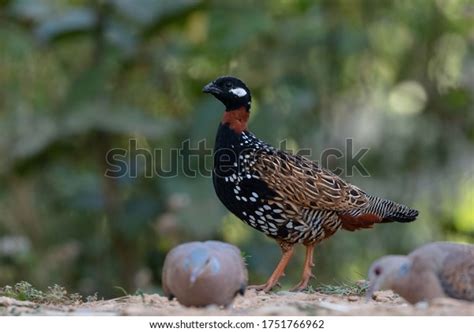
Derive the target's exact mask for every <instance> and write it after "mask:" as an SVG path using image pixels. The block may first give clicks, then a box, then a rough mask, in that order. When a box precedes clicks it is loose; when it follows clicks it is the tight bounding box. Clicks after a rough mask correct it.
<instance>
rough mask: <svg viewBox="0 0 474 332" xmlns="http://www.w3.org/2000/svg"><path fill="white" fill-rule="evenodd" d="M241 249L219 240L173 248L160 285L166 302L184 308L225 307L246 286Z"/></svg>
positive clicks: (242, 291) (191, 243)
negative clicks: (172, 300)
mask: <svg viewBox="0 0 474 332" xmlns="http://www.w3.org/2000/svg"><path fill="white" fill-rule="evenodd" d="M247 280H248V276H247V268H246V266H245V263H244V260H243V259H242V257H241V254H240V250H239V249H238V248H237V247H235V246H233V245H231V244H228V243H224V242H218V241H206V242H189V243H184V244H181V245H179V246H177V247H175V248H173V249H172V250H171V251H170V252H169V253H168V255H167V256H166V259H165V263H164V266H163V275H162V286H163V291H164V293H165V295H166V296H168V298H169V299H173V298H174V297H176V299H177V300H178V302H179V303H181V304H183V305H185V306H195V307H202V306H206V305H210V304H216V305H223V306H228V305H229V304H230V303H231V302H232V300H233V299H234V297H235V296H236V295H237V294H242V295H243V294H244V292H245V289H246V287H247Z"/></svg>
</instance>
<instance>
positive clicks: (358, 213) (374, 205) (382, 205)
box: [340, 196, 418, 231]
mask: <svg viewBox="0 0 474 332" xmlns="http://www.w3.org/2000/svg"><path fill="white" fill-rule="evenodd" d="M368 197H369V204H368V205H367V206H366V207H364V208H362V209H355V210H351V211H347V212H345V213H343V214H341V215H340V218H341V220H342V228H344V229H347V230H350V231H353V230H356V229H360V228H372V227H373V225H374V224H376V223H388V222H402V223H406V222H411V221H414V220H415V219H416V217H417V216H418V211H417V210H415V209H411V208H409V207H408V206H405V205H403V204H399V203H395V202H393V201H390V200H388V199H383V198H380V197H375V196H368Z"/></svg>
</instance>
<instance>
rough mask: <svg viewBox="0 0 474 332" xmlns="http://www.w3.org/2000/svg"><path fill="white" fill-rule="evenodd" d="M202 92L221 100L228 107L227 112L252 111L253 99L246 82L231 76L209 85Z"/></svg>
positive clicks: (220, 78)
mask: <svg viewBox="0 0 474 332" xmlns="http://www.w3.org/2000/svg"><path fill="white" fill-rule="evenodd" d="M202 92H205V93H210V94H211V95H213V96H214V97H216V98H217V99H219V100H220V101H221V102H222V103H223V104H224V105H225V107H226V111H233V110H236V109H239V108H242V107H245V108H246V109H247V110H249V109H250V103H251V101H252V98H251V96H250V90H249V89H248V88H247V86H246V85H245V83H244V82H242V81H241V80H239V79H238V78H235V77H231V76H223V77H219V78H218V79H216V80H214V81H212V82H211V83H209V84H207V85H206V86H205V87H204V88H203V89H202Z"/></svg>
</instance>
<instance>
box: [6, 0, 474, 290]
mask: <svg viewBox="0 0 474 332" xmlns="http://www.w3.org/2000/svg"><path fill="white" fill-rule="evenodd" d="M473 22H474V3H473V2H472V1H470V0H437V1H434V0H433V1H428V0H417V1H412V0H399V1H370V0H345V1H343V0H336V1H334V0H331V1H329V0H328V1H309V0H300V1H297V0H294V1H293V0H284V1H283V0H281V1H269V0H268V1H247V0H241V1H217V0H216V1H198V0H166V1H165V0H163V1H154V0H135V1H131V0H130V1H127V0H103V1H83V0H71V1H60V0H56V1H55V0H50V1H48V0H9V1H8V0H0V155H1V157H0V286H4V285H6V284H14V283H15V282H18V281H20V280H26V281H28V282H30V283H32V284H33V285H35V286H37V287H39V288H45V287H47V286H49V285H52V284H54V283H57V284H61V285H63V286H66V288H67V289H68V290H70V291H77V292H81V293H82V294H84V295H88V294H93V293H95V292H97V293H98V294H99V296H100V297H113V296H120V295H123V290H125V291H126V292H129V293H133V292H135V291H136V290H138V289H140V290H143V291H145V292H155V291H158V292H159V291H160V279H161V278H160V274H161V266H162V263H163V260H164V256H165V254H166V253H167V251H168V250H169V249H170V248H172V247H173V246H175V245H177V244H179V243H182V242H186V241H192V240H207V239H217V240H223V241H228V242H231V243H233V244H235V245H237V246H239V247H240V248H241V250H242V251H243V252H244V254H245V256H246V258H247V261H248V267H249V270H250V280H251V282H252V283H258V282H263V281H264V280H265V279H266V277H268V276H269V275H270V273H271V271H272V270H273V268H274V266H275V264H276V263H277V261H278V260H279V257H280V252H279V248H278V246H277V245H276V244H275V243H274V241H272V240H270V239H267V238H266V237H265V236H264V235H263V234H261V233H259V232H257V231H254V230H253V229H251V228H250V227H247V226H246V225H244V224H243V223H241V222H240V221H238V220H237V219H236V218H235V217H233V216H232V215H230V214H229V213H228V212H227V211H226V210H225V208H224V207H223V206H222V205H221V203H220V202H219V201H218V199H217V197H216V195H215V193H214V189H213V187H212V181H211V179H210V178H209V177H208V176H204V175H200V176H196V177H188V176H185V175H184V174H183V172H182V171H181V170H180V169H181V168H182V166H183V165H181V164H180V163H182V162H183V161H182V160H181V159H176V158H173V156H172V155H171V154H170V153H169V152H170V151H171V150H173V149H177V148H180V147H181V144H182V142H183V141H185V140H187V139H189V140H190V144H191V146H192V147H196V146H197V145H198V142H199V141H200V140H205V141H204V142H205V144H206V146H207V147H209V148H212V147H213V144H214V135H215V133H216V129H217V125H218V122H219V121H220V118H221V116H222V110H223V107H222V105H221V104H219V103H218V102H217V101H216V100H215V99H214V98H212V97H210V96H208V95H203V94H202V93H201V89H202V86H203V85H204V84H206V83H207V82H209V81H210V80H213V79H214V78H216V77H217V76H221V75H224V74H232V75H234V76H238V77H240V78H242V79H243V80H244V81H245V82H246V83H247V84H248V85H249V87H250V88H251V89H252V92H253V104H252V105H253V106H252V117H251V123H250V128H251V130H252V131H253V132H254V133H256V134H257V136H259V137H261V138H262V139H264V140H266V141H268V142H269V143H271V144H273V145H278V144H279V142H280V141H281V140H282V139H286V140H287V145H288V147H289V148H292V149H298V148H310V149H311V150H312V152H313V154H312V156H311V157H312V159H315V160H317V159H318V158H319V155H320V154H321V153H322V151H324V149H326V148H328V147H331V148H339V149H341V150H343V151H344V148H345V144H346V143H345V142H346V139H348V138H352V139H353V146H354V150H355V151H356V152H357V150H358V149H361V148H369V149H370V150H369V152H368V153H367V154H366V155H365V156H364V157H363V159H362V163H363V165H364V166H365V167H366V169H367V170H368V171H369V173H370V177H362V176H360V174H359V173H357V172H355V173H354V175H353V176H352V177H349V178H346V179H347V180H348V181H350V182H351V183H353V184H355V185H357V186H360V187H361V188H363V189H365V190H366V191H368V192H370V193H373V194H376V195H379V196H383V197H386V198H390V199H393V200H396V201H399V202H402V203H405V204H407V205H410V206H412V207H415V208H417V209H419V210H420V212H421V214H420V217H419V219H418V220H417V221H416V222H415V223H413V224H409V225H407V224H405V225H403V224H387V225H379V227H376V228H375V229H373V230H364V231H359V232H355V233H351V232H347V231H340V232H338V233H336V235H335V236H333V237H332V238H331V239H329V240H327V241H325V242H323V243H322V244H321V245H319V246H318V247H317V250H316V255H315V260H316V269H315V272H316V275H317V281H316V284H317V283H337V282H350V281H354V280H357V279H362V278H364V277H365V275H366V271H367V268H368V266H369V264H370V262H371V261H372V260H373V259H375V258H377V257H379V256H380V255H383V254H387V253H406V252H407V251H409V250H412V249H413V248H414V247H415V246H418V245H420V244H423V243H425V242H429V241H434V240H451V241H465V242H471V243H473V242H474V166H473V165H474V106H473V105H474V100H473V97H474V24H473ZM130 139H135V140H136V141H137V144H138V147H140V148H142V149H146V150H149V151H152V150H154V149H161V151H162V152H163V157H162V158H160V159H158V160H155V163H157V164H158V165H156V166H157V167H158V168H161V169H165V170H166V169H177V170H178V173H177V176H174V177H168V178H165V177H162V176H158V175H155V176H153V177H151V178H150V177H146V176H145V168H144V167H145V165H146V164H147V163H146V162H145V163H141V164H138V167H136V171H137V173H138V176H137V177H131V176H127V175H124V176H122V177H120V178H108V177H105V176H104V173H105V170H106V166H107V164H106V160H105V154H106V153H107V151H109V150H110V149H113V148H123V149H127V150H128V149H129V140H130ZM201 152H202V153H200V156H201V158H196V160H194V159H193V160H194V161H192V162H191V164H193V165H194V166H196V165H201V166H202V165H204V166H206V165H207V167H208V168H209V167H210V166H211V165H212V158H209V156H208V155H207V154H206V153H205V152H204V151H201ZM206 156H207V157H206ZM345 165H346V162H345V160H344V159H339V160H335V159H334V158H333V159H331V162H330V165H329V166H330V167H331V168H334V167H342V168H343V167H345ZM131 166H133V165H131ZM303 256H304V252H303V250H300V251H298V255H297V256H296V257H295V259H294V261H293V262H292V263H291V265H290V268H289V269H288V271H287V272H288V273H287V277H286V278H285V279H284V280H283V286H284V287H288V286H290V285H292V284H294V283H296V281H297V280H298V279H299V275H300V272H301V268H302V262H303V258H304V257H303ZM122 289H123V290H122Z"/></svg>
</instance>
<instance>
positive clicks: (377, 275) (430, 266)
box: [368, 242, 474, 304]
mask: <svg viewBox="0 0 474 332" xmlns="http://www.w3.org/2000/svg"><path fill="white" fill-rule="evenodd" d="M369 281H370V287H369V291H368V296H372V294H373V292H374V291H376V290H381V289H391V290H393V291H394V292H396V293H397V294H399V295H400V296H402V297H403V298H405V299H406V300H407V301H408V302H410V303H412V304H414V303H417V302H420V301H428V302H429V301H431V300H433V299H435V298H440V297H451V298H455V299H460V300H466V301H474V245H470V244H459V243H451V242H434V243H429V244H426V245H423V246H421V247H419V248H418V249H416V250H414V251H413V252H411V253H410V254H409V255H407V256H399V255H392V256H384V257H382V258H380V259H378V260H376V261H375V262H374V263H373V264H372V266H371V267H370V269H369Z"/></svg>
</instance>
